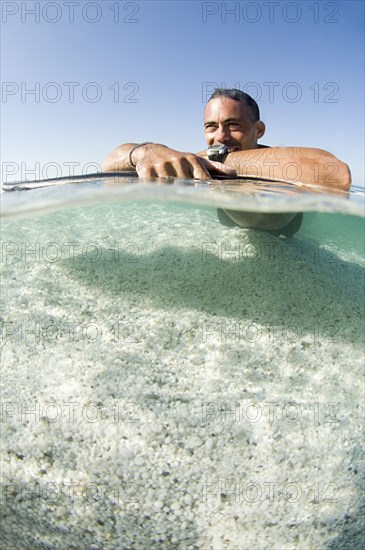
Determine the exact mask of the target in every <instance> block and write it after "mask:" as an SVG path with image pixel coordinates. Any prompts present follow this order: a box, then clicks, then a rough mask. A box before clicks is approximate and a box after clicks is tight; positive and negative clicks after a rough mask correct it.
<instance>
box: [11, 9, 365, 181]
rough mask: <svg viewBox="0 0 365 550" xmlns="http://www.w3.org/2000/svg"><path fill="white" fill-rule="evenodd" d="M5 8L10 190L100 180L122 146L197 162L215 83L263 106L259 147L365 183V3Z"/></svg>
mask: <svg viewBox="0 0 365 550" xmlns="http://www.w3.org/2000/svg"><path fill="white" fill-rule="evenodd" d="M1 10H2V14H1V15H2V38H1V45H2V49H1V50H2V54H1V56H2V59H1V61H2V63H1V66H2V69H1V78H2V99H1V115H2V116H1V138H2V176H3V179H5V178H6V179H7V180H8V181H11V180H17V179H25V178H27V179H32V177H33V176H36V177H47V176H48V177H51V176H54V175H61V174H62V175H67V174H68V173H69V171H70V170H71V168H70V166H73V167H74V168H73V170H74V172H75V173H81V172H85V171H87V170H88V171H89V172H90V171H95V170H96V168H97V165H100V164H101V163H102V161H103V159H104V157H105V156H106V155H107V153H108V152H109V151H110V150H111V149H113V148H114V147H115V146H116V145H118V144H120V143H125V142H141V141H156V142H159V143H164V144H166V145H169V146H170V147H173V148H176V149H178V150H182V151H193V152H194V151H199V150H201V149H203V148H204V147H205V141H204V135H203V124H202V123H203V109H204V104H205V101H206V99H207V97H208V95H209V91H211V90H212V88H213V87H214V85H215V84H218V85H219V86H223V87H224V86H226V87H239V88H240V89H241V90H243V91H246V92H248V93H250V94H251V95H252V96H253V97H255V99H257V101H258V103H259V105H260V109H261V118H262V119H263V120H264V122H265V123H266V127H267V131H266V135H265V137H264V139H262V140H261V142H262V143H265V144H268V145H272V146H274V145H280V146H284V145H287V146H290V145H296V146H310V147H319V148H323V149H327V150H328V151H330V152H332V153H334V154H335V155H337V156H338V157H339V158H340V159H341V160H344V161H345V162H347V163H348V164H349V165H350V168H351V171H352V174H353V182H354V183H356V184H357V185H363V184H364V156H363V151H364V103H363V89H364V80H363V79H364V76H363V67H364V30H363V26H364V25H363V23H364V3H363V2H362V1H337V2H327V1H319V2H314V1H311V0H310V1H296V2H281V1H279V0H272V1H271V0H270V1H269V0H268V1H267V2H266V1H260V2H246V1H245V2H234V1H233V2H231V1H230V2H220V1H219V2H216V1H212V2H200V1H170V0H166V1H159V2H154V1H136V2H134V1H131V2H129V1H128V2H124V1H118V0H111V1H109V0H104V1H95V2H92V1H84V0H78V1H74V0H68V1H53V2H52V1H47V0H46V1H38V2H35V1H5V0H3V1H2V2H1ZM31 90H33V91H34V92H33V93H32V92H31ZM89 163H90V164H89ZM86 165H88V166H86ZM93 168H94V169H93ZM32 171H33V173H32Z"/></svg>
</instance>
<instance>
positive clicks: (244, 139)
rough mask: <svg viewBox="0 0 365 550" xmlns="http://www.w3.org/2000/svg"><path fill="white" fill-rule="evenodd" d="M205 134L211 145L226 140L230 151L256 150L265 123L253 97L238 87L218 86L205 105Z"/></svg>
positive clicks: (225, 142)
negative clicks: (237, 88) (226, 87)
mask: <svg viewBox="0 0 365 550" xmlns="http://www.w3.org/2000/svg"><path fill="white" fill-rule="evenodd" d="M204 133H205V139H206V142H207V144H208V147H210V146H211V145H216V144H217V143H223V144H224V145H227V147H228V150H229V152H232V151H242V150H243V149H256V147H257V140H258V139H260V138H261V137H262V136H263V135H264V133H265V124H264V123H263V122H262V121H261V120H260V111H259V107H258V105H257V103H256V101H255V100H254V99H253V98H252V97H251V96H249V95H248V94H245V93H244V92H241V91H240V90H236V89H222V88H217V89H216V90H214V92H213V94H212V95H211V96H210V98H209V100H208V103H207V105H206V107H205V111H204Z"/></svg>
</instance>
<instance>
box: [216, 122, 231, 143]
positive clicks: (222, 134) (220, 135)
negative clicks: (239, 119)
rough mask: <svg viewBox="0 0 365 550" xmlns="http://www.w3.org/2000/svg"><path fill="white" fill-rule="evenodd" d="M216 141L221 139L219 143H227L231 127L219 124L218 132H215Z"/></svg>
mask: <svg viewBox="0 0 365 550" xmlns="http://www.w3.org/2000/svg"><path fill="white" fill-rule="evenodd" d="M214 137H215V141H219V143H223V144H224V143H226V142H227V141H229V139H230V137H231V136H230V133H229V128H225V127H224V126H219V127H218V128H217V132H216V134H215V136H214Z"/></svg>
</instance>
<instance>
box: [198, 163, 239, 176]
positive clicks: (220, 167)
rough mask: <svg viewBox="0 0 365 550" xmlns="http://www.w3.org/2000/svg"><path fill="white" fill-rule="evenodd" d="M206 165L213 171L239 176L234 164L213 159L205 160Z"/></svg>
mask: <svg viewBox="0 0 365 550" xmlns="http://www.w3.org/2000/svg"><path fill="white" fill-rule="evenodd" d="M204 164H205V166H206V167H207V168H208V170H210V171H211V172H218V173H219V174H226V175H227V176H237V171H236V169H235V168H232V166H228V165H227V164H223V163H222V162H216V161H213V160H204Z"/></svg>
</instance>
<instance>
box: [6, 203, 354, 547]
mask: <svg viewBox="0 0 365 550" xmlns="http://www.w3.org/2000/svg"><path fill="white" fill-rule="evenodd" d="M2 240H3V248H2V252H3V254H2V270H3V291H2V301H3V304H2V311H3V314H2V342H1V344H2V376H1V383H2V388H1V391H2V402H3V403H2V417H1V432H2V433H1V438H2V462H3V466H2V494H1V501H2V502H1V507H2V514H3V519H2V541H3V542H2V543H3V545H4V546H5V547H6V548H7V549H23V548H31V549H38V548H47V549H48V548H49V549H66V548H67V549H69V548H75V549H76V548H77V549H89V550H91V549H92V550H96V549H100V550H102V549H119V548H125V549H127V548H128V549H138V550H139V549H145V548H146V549H147V548H153V549H161V548H166V549H170V548H171V549H179V550H180V549H181V550H185V549H217V550H219V549H227V550H233V549H234V550H236V549H237V550H238V549H239V550H246V549H247V550H253V549H257V550H261V549H269V548H270V549H276V550H283V549H294V548H295V549H296V548H300V549H305V550H308V549H312V548H313V549H316V550H317V549H333V550H335V549H338V548H341V549H342V548H346V549H355V548H356V549H357V548H360V542H361V540H362V538H361V515H362V514H363V485H362V479H363V470H362V466H361V464H362V461H361V457H362V453H363V443H362V441H363V438H362V435H363V434H362V431H361V425H362V416H363V402H364V393H363V378H362V377H363V349H364V344H363V326H364V319H363V302H362V296H363V265H361V264H360V263H359V262H358V261H357V260H356V258H355V257H354V256H353V254H351V253H349V252H348V251H346V250H344V249H343V248H342V247H335V246H334V245H333V243H332V244H331V243H329V244H327V245H323V243H322V244H319V243H316V242H315V241H314V240H312V241H311V242H309V241H304V240H303V239H302V238H301V237H300V234H298V236H297V238H294V239H291V240H290V241H286V240H285V239H278V238H276V237H273V236H270V235H268V234H265V233H261V232H254V231H248V230H242V229H238V228H237V229H236V228H234V229H228V228H225V227H223V226H221V225H220V224H219V223H218V221H217V219H216V215H215V211H214V210H213V209H207V208H206V209H203V208H193V207H191V208H187V207H185V208H184V207H181V206H174V205H164V204H150V203H146V204H142V203H140V204H125V205H115V206H98V207H88V208H79V209H75V210H67V211H63V212H56V213H52V214H48V215H46V216H43V217H39V218H36V219H33V220H27V219H24V220H21V221H16V222H15V221H14V222H8V223H6V224H4V227H3V230H2ZM4 243H5V246H4ZM32 251H33V252H32Z"/></svg>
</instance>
